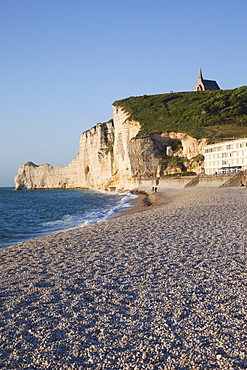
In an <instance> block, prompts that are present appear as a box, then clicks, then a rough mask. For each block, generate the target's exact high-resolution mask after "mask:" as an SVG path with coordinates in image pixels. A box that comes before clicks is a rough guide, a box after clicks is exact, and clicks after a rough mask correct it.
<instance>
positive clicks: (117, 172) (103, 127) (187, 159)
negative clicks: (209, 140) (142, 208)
mask: <svg viewBox="0 0 247 370" xmlns="http://www.w3.org/2000/svg"><path fill="white" fill-rule="evenodd" d="M140 129H141V125H140V123H139V122H135V121H133V120H130V114H129V113H128V112H126V111H124V110H123V109H122V108H121V107H120V106H116V105H113V119H112V120H110V121H109V122H106V123H98V124H97V125H96V126H94V127H93V128H91V129H90V130H88V131H85V132H84V133H82V135H81V137H80V145H79V152H78V154H77V156H76V157H75V158H74V159H73V160H72V161H71V162H70V163H69V165H68V166H66V167H62V166H57V167H55V168H54V167H52V166H51V165H49V164H43V165H36V164H34V163H32V162H27V163H25V164H24V165H23V166H21V167H20V168H19V170H18V174H17V175H16V176H15V179H14V181H15V187H16V189H17V190H21V189H22V188H23V187H25V186H26V187H27V189H54V188H58V189H69V188H77V187H80V188H89V187H94V188H98V189H103V190H131V189H134V188H136V187H137V182H138V179H140V178H144V177H152V176H153V177H154V176H158V177H159V176H160V175H162V174H168V173H174V172H179V171H181V170H182V166H184V167H186V169H187V170H188V171H194V172H195V173H199V172H201V166H202V164H203V161H201V160H200V156H201V155H202V153H203V148H204V146H205V144H206V139H200V140H198V139H195V138H193V137H191V136H189V135H187V134H186V133H183V132H161V133H153V134H149V135H148V136H146V137H137V134H138V132H139V131H140ZM175 157H177V158H175ZM179 157H180V159H183V160H181V161H179V160H177V161H176V160H171V159H172V158H173V159H174V158H175V159H178V158H179ZM198 158H199V160H198ZM183 170H184V168H183Z"/></svg>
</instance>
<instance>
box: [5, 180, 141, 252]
mask: <svg viewBox="0 0 247 370" xmlns="http://www.w3.org/2000/svg"><path fill="white" fill-rule="evenodd" d="M135 198H136V195H134V194H131V193H120V194H119V193H113V192H104V191H102V192H100V191H94V190H85V189H73V190H69V189H62V190H61V189H59V190H57V189H56V190H25V189H23V190H18V191H17V190H14V189H13V188H10V187H9V188H3V187H2V188H1V187H0V248H4V247H7V246H9V245H13V244H16V243H19V242H22V241H26V240H29V239H33V238H37V237H39V236H44V235H49V234H53V233H56V232H59V231H66V230H71V229H74V228H76V227H83V226H87V225H90V224H94V223H98V222H101V221H106V220H108V219H110V218H112V217H114V216H116V215H117V214H118V213H119V212H120V211H122V210H123V209H126V208H130V207H132V204H131V203H132V200H134V199H135Z"/></svg>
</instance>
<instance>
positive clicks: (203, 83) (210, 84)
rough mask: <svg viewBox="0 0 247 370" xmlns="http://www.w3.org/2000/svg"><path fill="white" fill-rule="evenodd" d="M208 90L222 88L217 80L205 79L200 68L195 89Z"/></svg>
mask: <svg viewBox="0 0 247 370" xmlns="http://www.w3.org/2000/svg"><path fill="white" fill-rule="evenodd" d="M206 90H220V87H219V85H218V84H217V82H216V81H213V80H205V79H204V78H203V77H202V70H201V69H200V73H199V77H198V81H197V85H196V88H195V91H206Z"/></svg>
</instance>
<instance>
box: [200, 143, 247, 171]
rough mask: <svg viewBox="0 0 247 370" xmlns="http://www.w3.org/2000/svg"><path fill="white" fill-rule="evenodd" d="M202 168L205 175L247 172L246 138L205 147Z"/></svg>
mask: <svg viewBox="0 0 247 370" xmlns="http://www.w3.org/2000/svg"><path fill="white" fill-rule="evenodd" d="M204 168H205V174H206V175H213V174H215V173H218V174H220V173H229V172H231V173H232V172H233V173H235V172H238V171H241V170H247V138H244V139H237V140H231V141H223V142H219V143H217V144H212V145H206V146H205V148H204Z"/></svg>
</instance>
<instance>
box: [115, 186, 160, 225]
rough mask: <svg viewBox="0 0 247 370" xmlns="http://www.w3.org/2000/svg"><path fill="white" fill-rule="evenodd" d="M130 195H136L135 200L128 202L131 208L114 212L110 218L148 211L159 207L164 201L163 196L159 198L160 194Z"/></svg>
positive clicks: (137, 193)
mask: <svg viewBox="0 0 247 370" xmlns="http://www.w3.org/2000/svg"><path fill="white" fill-rule="evenodd" d="M131 193H132V194H135V195H137V198H136V199H133V200H131V201H130V202H129V203H130V205H131V207H130V208H125V209H122V210H120V211H118V212H116V214H115V215H113V216H112V218H116V217H121V216H126V215H131V214H134V213H137V212H143V211H145V210H148V209H150V208H151V207H152V208H153V207H154V206H158V205H159V206H161V205H162V204H163V201H164V199H163V198H164V195H163V196H161V194H159V193H155V194H154V193H151V192H146V191H136V192H131ZM110 219H111V218H110Z"/></svg>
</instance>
